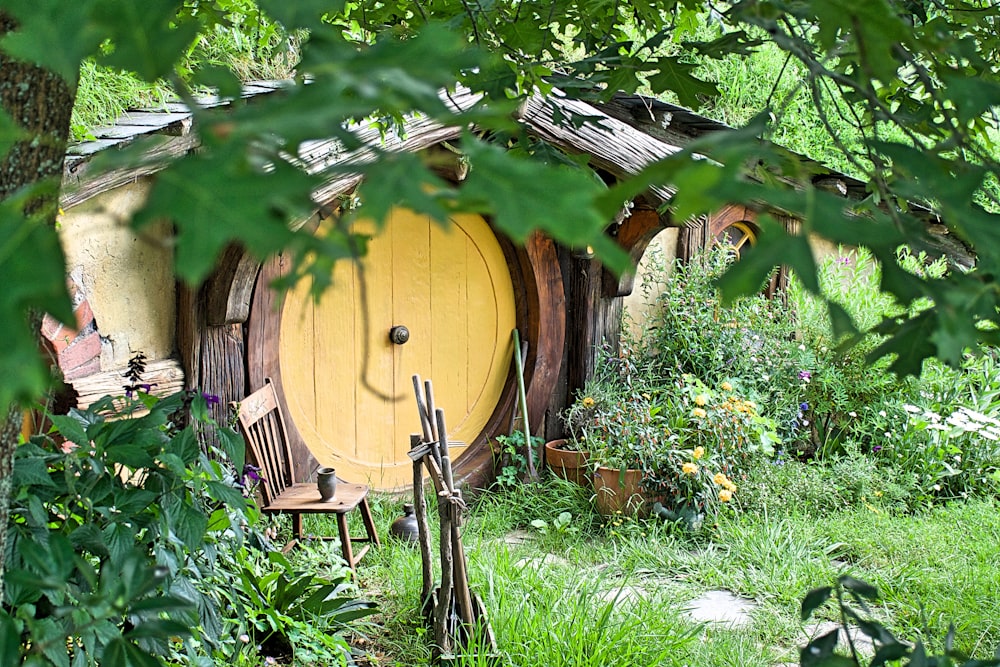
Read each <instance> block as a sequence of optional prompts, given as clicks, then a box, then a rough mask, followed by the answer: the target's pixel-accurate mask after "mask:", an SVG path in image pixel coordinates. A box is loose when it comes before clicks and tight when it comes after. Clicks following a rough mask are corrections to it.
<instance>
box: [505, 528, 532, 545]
mask: <svg viewBox="0 0 1000 667" xmlns="http://www.w3.org/2000/svg"><path fill="white" fill-rule="evenodd" d="M533 539H535V536H534V535H532V534H531V533H529V532H528V531H526V530H514V531H511V532H509V533H507V534H506V535H504V537H503V541H504V543H505V544H510V545H517V544H524V543H525V542H531V541H532V540H533Z"/></svg>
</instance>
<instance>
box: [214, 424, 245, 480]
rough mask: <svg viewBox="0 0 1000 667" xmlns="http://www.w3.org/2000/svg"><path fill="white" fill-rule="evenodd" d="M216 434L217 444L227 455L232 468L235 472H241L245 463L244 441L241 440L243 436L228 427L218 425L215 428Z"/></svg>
mask: <svg viewBox="0 0 1000 667" xmlns="http://www.w3.org/2000/svg"><path fill="white" fill-rule="evenodd" d="M216 434H217V435H218V436H219V446H220V447H222V451H224V452H225V453H226V456H227V457H229V461H230V462H231V463H232V464H233V468H234V469H235V470H236V471H237V472H242V471H243V466H244V464H245V463H246V443H245V442H244V441H243V436H241V435H240V434H239V433H237V432H236V431H234V430H232V429H231V428H228V427H220V428H219V429H217V430H216Z"/></svg>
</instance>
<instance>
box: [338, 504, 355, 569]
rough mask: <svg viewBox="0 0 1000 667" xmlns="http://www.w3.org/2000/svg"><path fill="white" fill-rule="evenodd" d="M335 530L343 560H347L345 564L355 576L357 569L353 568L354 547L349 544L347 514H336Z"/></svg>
mask: <svg viewBox="0 0 1000 667" xmlns="http://www.w3.org/2000/svg"><path fill="white" fill-rule="evenodd" d="M337 530H338V532H339V533H340V548H341V550H342V551H343V552H344V560H346V561H347V565H348V566H349V567H350V568H351V570H352V571H353V572H354V574H355V576H356V575H357V570H356V569H355V568H354V548H353V547H352V545H351V533H350V532H349V531H348V529H347V514H343V513H338V514H337Z"/></svg>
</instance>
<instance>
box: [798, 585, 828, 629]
mask: <svg viewBox="0 0 1000 667" xmlns="http://www.w3.org/2000/svg"><path fill="white" fill-rule="evenodd" d="M832 593H833V587H831V586H823V587H822V588H814V589H813V590H811V591H809V592H808V593H806V596H805V598H803V599H802V615H801V618H802V620H803V621H807V620H809V617H810V616H812V613H813V612H814V611H816V609H818V608H819V607H821V606H822V605H823V603H825V602H826V601H827V600H829V599H830V595H831V594H832Z"/></svg>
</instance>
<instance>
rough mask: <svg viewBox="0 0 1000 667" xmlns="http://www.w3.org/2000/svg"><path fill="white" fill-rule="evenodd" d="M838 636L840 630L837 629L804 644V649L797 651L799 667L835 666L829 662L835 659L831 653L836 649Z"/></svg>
mask: <svg viewBox="0 0 1000 667" xmlns="http://www.w3.org/2000/svg"><path fill="white" fill-rule="evenodd" d="M839 635H840V628H839V627H838V628H836V629H835V630H831V631H830V632H828V633H826V634H825V635H820V636H819V637H817V638H816V639H814V640H812V641H811V642H809V643H808V644H806V646H805V648H803V649H802V650H801V651H799V665H800V666H801V667H821V666H826V665H831V664H836V663H831V662H829V661H830V660H831V659H832V658H836V656H834V653H833V651H834V649H835V648H837V638H838V636H839Z"/></svg>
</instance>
